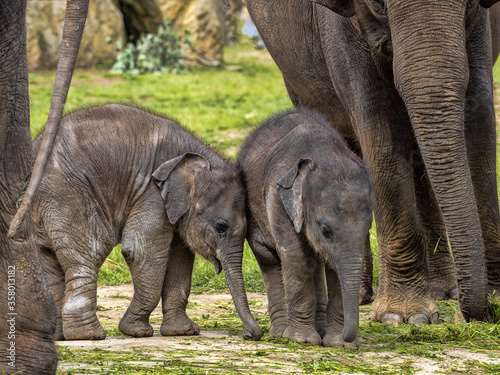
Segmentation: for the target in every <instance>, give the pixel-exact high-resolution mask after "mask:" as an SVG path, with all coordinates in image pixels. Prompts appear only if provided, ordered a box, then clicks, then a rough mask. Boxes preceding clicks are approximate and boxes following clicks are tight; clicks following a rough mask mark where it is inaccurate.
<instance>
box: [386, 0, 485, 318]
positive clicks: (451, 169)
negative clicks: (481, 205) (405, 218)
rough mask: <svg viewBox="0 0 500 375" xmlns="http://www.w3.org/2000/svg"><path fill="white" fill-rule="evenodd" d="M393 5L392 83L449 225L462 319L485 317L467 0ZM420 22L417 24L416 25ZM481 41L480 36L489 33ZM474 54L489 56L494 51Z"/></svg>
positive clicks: (418, 0)
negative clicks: (468, 107)
mask: <svg viewBox="0 0 500 375" xmlns="http://www.w3.org/2000/svg"><path fill="white" fill-rule="evenodd" d="M392 5H393V6H392V7H390V8H388V12H387V17H388V22H389V24H390V25H391V36H392V46H393V55H394V57H393V72H394V84H395V86H396V88H397V90H398V92H399V94H400V95H401V97H402V98H403V100H404V102H405V105H406V108H407V110H408V113H409V115H410V118H411V121H412V127H413V130H414V132H415V137H416V139H417V142H418V145H419V148H420V150H421V152H422V158H423V159H424V162H425V167H426V170H427V173H428V174H429V180H430V181H431V184H432V189H433V191H434V194H435V195H436V199H437V201H438V203H439V207H440V209H441V212H442V215H443V221H444V223H445V225H446V231H447V233H448V237H449V240H450V244H451V248H452V251H453V259H454V263H455V269H456V273H457V282H458V286H459V302H460V311H461V313H462V314H463V316H464V318H466V319H476V320H486V319H488V300H487V295H488V288H487V271H486V261H485V247H484V239H483V236H482V230H481V220H480V214H479V212H478V207H477V203H476V197H475V191H474V185H473V179H472V175H471V172H473V171H471V170H470V167H469V161H468V151H469V150H467V145H466V139H465V134H464V123H465V98H466V91H467V89H468V85H469V80H470V79H471V74H470V73H471V72H470V71H469V64H472V63H471V62H469V61H468V60H469V59H468V56H467V53H469V52H470V51H469V52H468V51H467V49H466V47H467V46H466V43H465V41H469V40H470V39H471V38H474V36H473V35H472V34H470V33H469V32H468V30H466V28H465V27H464V25H465V24H466V23H467V20H466V18H465V17H466V15H467V14H468V13H469V12H467V7H468V5H469V3H468V2H467V1H464V0H462V1H458V2H457V1H455V0H440V1H428V0H425V1H424V0H414V1H412V2H393V4H392ZM474 5H475V6H479V4H477V3H475V4H474ZM422 6H426V7H428V8H427V10H428V11H426V12H419V11H417V10H418V9H421V7H422ZM443 9H446V12H445V11H442V10H443ZM477 11H478V12H479V13H478V14H479V15H480V17H479V18H478V20H476V26H475V27H479V25H482V26H481V27H484V22H483V21H484V15H485V10H481V9H477ZM482 17H483V19H482V20H481V18H482ZM417 28H418V30H419V32H418V33H415V32H414V31H415V30H416V29H417ZM476 32H477V31H473V33H476ZM480 39H481V38H480ZM481 41H482V43H485V42H486V39H481ZM468 43H469V42H467V44H468ZM486 45H488V43H487V42H486ZM488 49H490V47H489V46H488ZM476 54H477V51H474V52H473V53H472V55H474V56H480V54H477V55H476ZM478 59H483V60H485V61H491V54H490V53H489V52H488V53H487V54H483V55H481V56H480V57H478ZM416 60H418V64H416V63H415V61H416ZM476 62H480V61H476ZM481 69H484V64H483V66H482V67H481ZM490 71H491V70H490Z"/></svg>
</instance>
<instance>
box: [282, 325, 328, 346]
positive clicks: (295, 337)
mask: <svg viewBox="0 0 500 375" xmlns="http://www.w3.org/2000/svg"><path fill="white" fill-rule="evenodd" d="M283 337H284V338H287V339H289V340H292V341H295V342H296V343H298V344H312V345H321V336H320V335H319V333H318V332H317V331H316V329H315V328H314V327H310V328H308V327H305V328H295V327H292V326H288V327H286V329H285V331H284V332H283Z"/></svg>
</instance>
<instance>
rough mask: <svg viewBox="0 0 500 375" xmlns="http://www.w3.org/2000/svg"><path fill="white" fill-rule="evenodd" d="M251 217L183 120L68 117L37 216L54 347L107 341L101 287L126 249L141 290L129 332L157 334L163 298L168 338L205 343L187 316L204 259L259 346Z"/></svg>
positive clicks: (225, 172) (229, 170)
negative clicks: (250, 297)
mask: <svg viewBox="0 0 500 375" xmlns="http://www.w3.org/2000/svg"><path fill="white" fill-rule="evenodd" d="M37 143H38V142H37V141H35V151H36V147H37ZM245 214H246V213H245V192H244V189H243V184H242V178H241V174H240V173H239V172H238V170H237V169H236V167H235V166H234V164H232V163H229V162H226V161H224V160H223V159H222V158H221V157H220V156H219V155H218V154H216V153H215V152H214V151H212V150H210V149H209V148H207V147H205V146H204V144H203V143H202V142H201V141H200V140H198V139H197V138H196V137H194V136H193V135H192V134H190V133H189V132H187V131H186V130H184V129H183V128H182V127H181V126H179V125H178V124H177V123H175V122H174V121H172V120H169V119H166V118H163V117H160V116H157V115H154V114H151V113H149V112H146V111H144V110H141V109H138V108H135V107H131V106H125V105H117V104H114V105H105V106H100V107H95V108H91V109H85V110H81V111H78V112H74V113H72V114H70V115H68V116H66V117H65V118H64V119H63V121H62V124H61V130H60V136H59V137H58V140H57V142H56V144H55V146H54V151H53V153H52V156H51V158H50V159H49V162H48V165H47V169H46V172H45V174H44V178H43V180H42V182H41V185H40V187H39V191H38V194H37V195H36V198H35V200H34V202H33V205H32V210H31V218H32V220H33V222H34V225H35V228H36V230H37V233H38V238H39V242H40V248H41V249H42V250H41V251H42V254H43V255H44V256H43V257H42V258H43V263H44V264H43V266H44V268H45V269H46V270H47V271H48V274H49V275H48V284H49V287H50V289H51V292H52V294H53V296H54V299H55V302H56V305H57V306H58V312H59V314H60V315H59V317H58V318H59V319H58V328H57V333H56V339H62V338H65V339H68V340H75V339H103V338H104V337H105V331H104V329H103V328H102V326H101V325H100V324H99V321H98V319H97V315H96V289H97V284H96V283H97V276H98V271H99V268H100V266H101V265H102V263H103V262H104V260H105V259H106V257H107V256H108V254H109V253H110V252H111V250H112V249H113V247H114V246H115V245H117V244H118V243H120V242H121V243H122V253H123V255H124V257H125V259H126V261H127V264H128V266H129V268H130V271H131V274H132V279H133V283H134V297H133V299H132V301H131V303H130V306H129V307H128V309H127V311H126V313H125V315H124V316H123V318H122V319H121V321H120V324H119V329H120V331H121V332H123V333H125V334H127V335H131V336H136V337H142V336H151V335H153V328H152V327H151V325H150V324H149V316H150V314H151V312H152V311H153V309H154V308H155V307H156V306H157V305H158V303H159V301H160V297H161V298H162V308H163V317H164V318H163V323H162V325H161V328H160V331H161V333H162V334H163V335H190V334H191V335H192V334H197V333H199V327H198V325H197V324H196V323H194V322H193V321H192V320H190V319H189V318H188V317H187V315H186V312H185V309H186V304H187V300H188V296H189V292H190V285H191V273H192V270H193V261H194V252H195V251H196V252H197V253H198V254H200V255H201V256H203V257H204V258H205V259H207V260H208V261H210V262H212V263H213V264H214V266H215V268H216V270H217V272H219V271H220V270H221V269H224V272H225V276H226V279H227V281H228V285H229V289H230V291H231V294H232V297H233V300H234V303H235V307H236V310H237V311H238V314H239V315H240V317H241V319H242V321H243V323H244V325H245V330H244V333H243V336H244V337H245V338H252V339H256V340H258V339H260V337H261V336H262V331H261V329H260V327H259V325H258V324H257V322H256V321H255V320H254V318H253V317H252V315H251V313H250V309H249V306H248V302H247V297H246V293H245V289H244V284H243V278H242V271H241V263H242V256H243V244H244V240H245V233H246V227H247V223H246V216H245Z"/></svg>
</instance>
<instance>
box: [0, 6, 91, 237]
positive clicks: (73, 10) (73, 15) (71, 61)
mask: <svg viewBox="0 0 500 375" xmlns="http://www.w3.org/2000/svg"><path fill="white" fill-rule="evenodd" d="M88 5H89V0H68V1H67V5H66V16H65V21H64V29H63V35H62V41H61V50H60V53H59V61H58V63H57V72H56V79H55V81H54V91H53V94H52V101H51V103H50V110H49V115H48V119H47V124H46V127H45V131H44V134H45V135H44V137H43V141H42V145H41V146H40V151H39V153H38V156H37V158H36V161H35V165H34V167H33V170H32V172H31V179H30V182H29V184H28V187H27V189H26V192H25V194H24V197H23V202H22V204H21V207H19V210H18V211H17V213H16V215H15V216H14V219H13V220H12V222H11V224H10V228H9V233H8V235H9V237H10V238H16V237H18V238H26V237H27V235H28V225H27V223H26V219H25V218H26V213H27V212H28V209H29V206H30V204H31V201H32V198H33V196H34V194H35V193H36V190H37V189H38V185H39V184H40V181H41V179H42V175H43V172H44V170H45V166H46V165H47V161H48V159H49V156H50V153H51V152H52V148H53V146H54V142H55V139H56V136H57V131H58V129H59V124H60V122H61V118H62V115H63V111H64V104H65V103H66V97H67V95H68V91H69V86H70V83H71V78H72V76H73V70H74V68H75V63H76V57H77V55H78V50H79V48H80V42H81V40H82V35H83V29H84V27H85V21H86V19H87V12H88Z"/></svg>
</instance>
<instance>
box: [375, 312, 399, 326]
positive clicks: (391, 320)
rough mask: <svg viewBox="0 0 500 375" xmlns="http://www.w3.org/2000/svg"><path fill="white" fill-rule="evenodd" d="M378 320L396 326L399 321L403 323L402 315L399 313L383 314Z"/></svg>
mask: <svg viewBox="0 0 500 375" xmlns="http://www.w3.org/2000/svg"><path fill="white" fill-rule="evenodd" d="M380 322H381V323H386V324H392V325H394V326H398V325H400V324H401V323H403V317H402V316H401V315H399V314H385V315H384V316H383V317H382V319H381V320H380Z"/></svg>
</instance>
